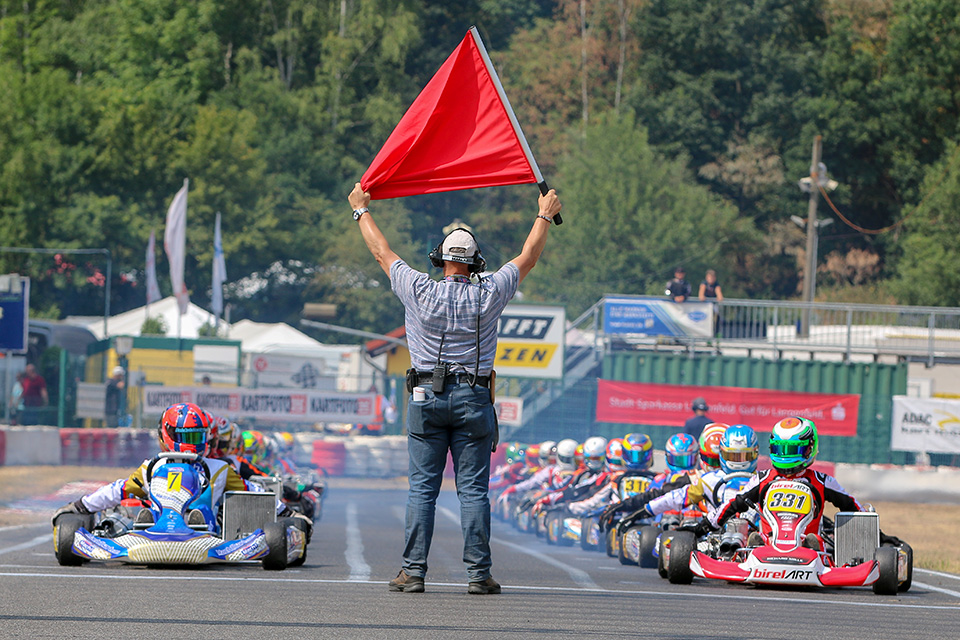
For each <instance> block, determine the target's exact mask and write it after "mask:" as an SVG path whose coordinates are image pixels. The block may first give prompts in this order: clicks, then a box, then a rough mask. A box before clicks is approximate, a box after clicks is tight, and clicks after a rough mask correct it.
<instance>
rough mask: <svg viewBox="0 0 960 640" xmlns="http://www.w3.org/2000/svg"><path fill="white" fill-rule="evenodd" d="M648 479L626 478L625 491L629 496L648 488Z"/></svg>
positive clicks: (624, 482)
mask: <svg viewBox="0 0 960 640" xmlns="http://www.w3.org/2000/svg"><path fill="white" fill-rule="evenodd" d="M647 485H648V481H647V479H646V478H624V480H623V493H624V495H627V496H632V495H636V494H638V493H642V492H644V491H646V490H647Z"/></svg>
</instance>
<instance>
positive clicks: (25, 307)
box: [0, 278, 30, 353]
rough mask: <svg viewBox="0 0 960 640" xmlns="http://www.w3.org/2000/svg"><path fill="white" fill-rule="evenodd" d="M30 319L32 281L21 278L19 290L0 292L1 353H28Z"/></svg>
mask: <svg viewBox="0 0 960 640" xmlns="http://www.w3.org/2000/svg"><path fill="white" fill-rule="evenodd" d="M12 288H13V289H16V285H14V287H12ZM29 317H30V279H29V278H21V279H20V289H19V290H14V291H0V351H15V352H17V353H26V351H27V328H28V322H29Z"/></svg>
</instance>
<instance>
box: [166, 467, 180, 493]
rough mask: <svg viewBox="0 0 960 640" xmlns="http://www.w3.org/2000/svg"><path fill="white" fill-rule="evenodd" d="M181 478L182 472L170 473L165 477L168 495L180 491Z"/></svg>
mask: <svg viewBox="0 0 960 640" xmlns="http://www.w3.org/2000/svg"><path fill="white" fill-rule="evenodd" d="M182 477H183V472H182V471H171V472H170V473H169V474H168V475H167V491H169V492H170V493H178V492H179V491H180V479H181V478H182Z"/></svg>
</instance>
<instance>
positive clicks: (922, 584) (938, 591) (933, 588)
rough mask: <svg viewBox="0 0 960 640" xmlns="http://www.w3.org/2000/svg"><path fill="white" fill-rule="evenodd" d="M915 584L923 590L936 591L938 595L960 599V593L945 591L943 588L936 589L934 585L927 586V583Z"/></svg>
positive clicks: (914, 582)
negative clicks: (943, 594) (942, 594)
mask: <svg viewBox="0 0 960 640" xmlns="http://www.w3.org/2000/svg"><path fill="white" fill-rule="evenodd" d="M913 584H915V585H917V586H918V587H920V588H921V589H929V590H930V591H936V592H937V593H945V594H947V595H948V596H953V597H954V598H960V591H953V590H951V589H944V588H943V587H935V586H933V585H932V584H926V583H925V582H917V581H916V580H914V581H913Z"/></svg>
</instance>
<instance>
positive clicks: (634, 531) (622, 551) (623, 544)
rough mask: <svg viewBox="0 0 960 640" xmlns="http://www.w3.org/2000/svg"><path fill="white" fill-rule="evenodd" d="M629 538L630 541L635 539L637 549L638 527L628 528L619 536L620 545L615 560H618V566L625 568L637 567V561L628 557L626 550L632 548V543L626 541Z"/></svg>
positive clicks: (638, 540)
mask: <svg viewBox="0 0 960 640" xmlns="http://www.w3.org/2000/svg"><path fill="white" fill-rule="evenodd" d="M627 536H629V537H630V538H631V539H634V538H635V539H636V542H637V546H638V547H639V542H640V527H629V528H628V529H627V530H626V531H624V532H623V534H622V535H621V536H620V545H619V549H617V559H618V560H620V564H622V565H627V566H633V567H635V566H637V561H636V560H635V559H633V558H631V557H630V554H629V552H628V551H627V549H629V548H630V546H632V544H633V543H632V542H631V541H630V540H628V539H627Z"/></svg>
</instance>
